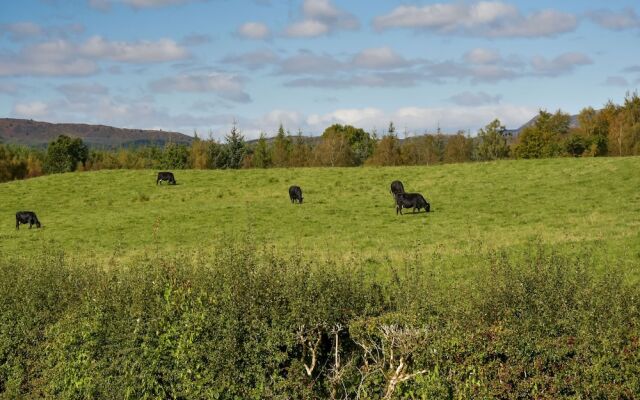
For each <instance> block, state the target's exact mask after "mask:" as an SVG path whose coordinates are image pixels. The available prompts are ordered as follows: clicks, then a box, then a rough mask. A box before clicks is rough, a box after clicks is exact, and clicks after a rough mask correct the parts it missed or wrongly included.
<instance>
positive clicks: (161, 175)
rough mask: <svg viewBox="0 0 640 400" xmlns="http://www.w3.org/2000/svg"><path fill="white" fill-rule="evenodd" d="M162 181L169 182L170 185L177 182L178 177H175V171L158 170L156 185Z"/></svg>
mask: <svg viewBox="0 0 640 400" xmlns="http://www.w3.org/2000/svg"><path fill="white" fill-rule="evenodd" d="M162 181H167V182H169V184H170V185H175V184H176V178H174V177H173V172H158V178H157V179H156V185H157V184H158V183H160V182H162Z"/></svg>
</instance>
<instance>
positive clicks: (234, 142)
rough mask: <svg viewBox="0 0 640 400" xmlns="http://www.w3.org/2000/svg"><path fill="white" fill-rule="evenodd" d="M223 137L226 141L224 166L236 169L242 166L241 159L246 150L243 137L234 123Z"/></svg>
mask: <svg viewBox="0 0 640 400" xmlns="http://www.w3.org/2000/svg"><path fill="white" fill-rule="evenodd" d="M225 139H226V141H227V143H226V147H225V150H226V153H227V154H228V158H227V163H226V165H225V166H224V168H231V169H238V168H240V167H241V166H242V160H243V158H244V156H245V154H246V152H247V149H246V144H245V142H244V137H243V136H242V135H241V134H240V131H238V128H237V127H236V126H235V124H234V125H233V126H232V127H231V132H230V133H229V134H228V135H227V136H225Z"/></svg>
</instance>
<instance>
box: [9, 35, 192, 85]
mask: <svg viewBox="0 0 640 400" xmlns="http://www.w3.org/2000/svg"><path fill="white" fill-rule="evenodd" d="M188 57H189V53H188V51H187V50H186V49H184V48H183V47H181V46H179V45H178V44H177V43H176V42H174V41H173V40H170V39H160V40H157V41H138V42H111V41H108V40H105V39H103V38H102V37H100V36H94V37H91V38H89V39H88V40H86V41H85V42H83V43H74V42H71V41H67V40H63V39H57V40H51V41H46V42H41V43H38V44H34V45H29V46H25V47H23V48H22V49H21V50H20V52H19V53H17V54H12V53H5V54H0V76H25V75H46V76H82V75H90V74H93V73H95V72H97V71H98V62H100V61H107V60H108V61H116V62H123V63H138V64H139V63H155V62H164V61H174V60H179V59H184V58H188Z"/></svg>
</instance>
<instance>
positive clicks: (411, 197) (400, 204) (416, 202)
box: [395, 193, 431, 215]
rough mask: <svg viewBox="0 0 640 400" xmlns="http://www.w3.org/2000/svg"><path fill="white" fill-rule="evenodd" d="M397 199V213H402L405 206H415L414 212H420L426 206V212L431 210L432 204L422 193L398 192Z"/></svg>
mask: <svg viewBox="0 0 640 400" xmlns="http://www.w3.org/2000/svg"><path fill="white" fill-rule="evenodd" d="M395 199H396V215H398V213H400V215H402V209H403V208H413V212H416V210H418V212H420V209H421V208H424V211H425V212H429V211H431V204H429V202H428V201H427V200H426V199H425V198H424V197H423V196H422V195H421V194H420V193H398V194H396V195H395Z"/></svg>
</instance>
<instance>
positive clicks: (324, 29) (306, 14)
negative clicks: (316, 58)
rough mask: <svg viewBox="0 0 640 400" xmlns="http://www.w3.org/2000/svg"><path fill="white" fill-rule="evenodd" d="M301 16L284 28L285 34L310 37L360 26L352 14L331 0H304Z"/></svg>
mask: <svg viewBox="0 0 640 400" xmlns="http://www.w3.org/2000/svg"><path fill="white" fill-rule="evenodd" d="M302 16H303V18H302V19H301V20H299V21H296V22H294V23H292V24H291V25H289V26H288V27H287V28H286V29H285V36H289V37H296V38H311V37H317V36H322V35H326V34H329V33H333V32H335V31H338V30H345V29H347V30H353V29H358V27H359V26H360V24H359V22H358V20H357V18H356V17H355V16H354V15H353V14H350V13H348V12H346V11H344V10H341V9H339V8H338V7H336V6H335V5H334V4H333V3H332V2H331V0H304V1H303V3H302Z"/></svg>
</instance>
